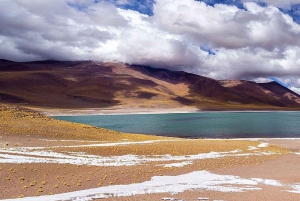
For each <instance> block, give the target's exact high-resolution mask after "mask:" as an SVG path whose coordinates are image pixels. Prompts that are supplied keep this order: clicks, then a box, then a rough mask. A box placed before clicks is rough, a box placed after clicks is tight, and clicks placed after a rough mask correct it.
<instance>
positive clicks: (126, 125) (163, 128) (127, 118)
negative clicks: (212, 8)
mask: <svg viewBox="0 0 300 201" xmlns="http://www.w3.org/2000/svg"><path fill="white" fill-rule="evenodd" d="M54 118H56V119H60V120H66V121H71V122H78V123H84V124H89V125H93V126H97V127H103V128H107V129H112V130H117V131H120V132H129V133H141V134H155V135H161V136H176V137H184V138H298V137H300V112H199V113H180V114H122V115H87V116H55V117H54Z"/></svg>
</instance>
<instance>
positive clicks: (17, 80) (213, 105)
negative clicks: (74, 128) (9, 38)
mask: <svg viewBox="0 0 300 201" xmlns="http://www.w3.org/2000/svg"><path fill="white" fill-rule="evenodd" d="M1 102H2V103H13V104H22V105H25V106H26V105H27V106H28V107H39V108H69V109H81V108H115V107H121V108H181V107H196V108H198V109H202V110H251V109H257V110H269V109H277V110H299V109H300V96H299V95H298V94H296V93H294V92H293V91H291V90H289V89H287V88H285V87H283V86H281V85H279V84H278V83H276V82H270V83H264V84H259V83H255V82H250V81H244V80H221V81H218V80H214V79H211V78H207V77H203V76H199V75H195V74H191V73H186V72H182V71H177V72H175V71H169V70H165V69H156V68H151V67H146V66H138V65H128V64H123V63H102V62H93V61H52V60H49V61H37V62H12V61H7V60H0V103H1Z"/></svg>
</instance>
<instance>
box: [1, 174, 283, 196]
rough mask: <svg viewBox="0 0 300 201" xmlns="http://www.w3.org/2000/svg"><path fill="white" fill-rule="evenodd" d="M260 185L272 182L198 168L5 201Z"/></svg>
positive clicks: (234, 189)
mask: <svg viewBox="0 0 300 201" xmlns="http://www.w3.org/2000/svg"><path fill="white" fill-rule="evenodd" d="M278 183H279V182H278ZM259 184H264V185H269V182H268V181H266V180H264V179H243V178H241V177H238V176H233V175H217V174H213V173H211V172H208V171H196V172H191V173H188V174H183V175H178V176H154V177H152V179H151V180H150V181H146V182H142V183H137V184H129V185H113V186H105V187H99V188H93V189H87V190H81V191H75V192H69V193H63V194H56V195H47V196H40V197H28V198H18V199H9V200H5V201H15V200H16V201H58V200H73V201H75V200H76V201H88V200H93V199H96V198H108V197H112V196H115V197H124V196H126V197H127V196H134V195H144V194H154V193H170V194H178V193H181V192H184V191H187V190H209V191H218V192H245V191H251V190H261V188H258V187H256V186H257V185H259ZM236 185H238V186H236ZM202 200H203V199H202ZM3 201H4V200H3Z"/></svg>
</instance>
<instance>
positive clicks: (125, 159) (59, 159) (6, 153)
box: [0, 147, 276, 166]
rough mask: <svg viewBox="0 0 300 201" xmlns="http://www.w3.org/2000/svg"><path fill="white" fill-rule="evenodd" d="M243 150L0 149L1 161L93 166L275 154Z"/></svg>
mask: <svg viewBox="0 0 300 201" xmlns="http://www.w3.org/2000/svg"><path fill="white" fill-rule="evenodd" d="M240 152H242V151H241V150H233V151H229V152H210V153H200V154H197V155H182V156H172V155H169V154H167V155H153V156H144V155H140V156H139V155H122V156H105V157H104V156H98V155H90V154H85V153H83V152H67V153H57V152H54V151H51V150H39V149H38V150H33V148H24V147H23V148H19V147H17V148H2V149H0V163H18V164H20V163H56V164H73V165H93V166H132V165H138V164H143V163H147V162H168V161H181V162H184V161H193V160H202V159H213V158H222V157H227V156H253V155H256V156H261V155H273V154H276V153H273V152H253V153H240Z"/></svg>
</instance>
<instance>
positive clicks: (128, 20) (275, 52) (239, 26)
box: [0, 0, 300, 91]
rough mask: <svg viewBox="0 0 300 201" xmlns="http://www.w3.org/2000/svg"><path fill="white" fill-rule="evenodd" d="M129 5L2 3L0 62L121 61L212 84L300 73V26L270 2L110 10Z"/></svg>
mask: <svg viewBox="0 0 300 201" xmlns="http://www.w3.org/2000/svg"><path fill="white" fill-rule="evenodd" d="M132 1H134V0H126V1H125V0H106V1H105V0H102V1H99V2H98V3H95V1H94V0H52V1H46V0H31V1H23V0H14V1H0V3H1V6H0V24H1V29H0V57H1V58H4V59H11V60H16V61H30V60H41V59H57V60H97V61H120V62H126V63H131V64H141V65H151V66H154V67H163V68H168V69H174V70H185V71H188V72H193V73H197V74H201V75H204V76H209V77H213V78H216V79H231V78H234V79H248V80H266V79H268V78H269V77H278V78H282V79H286V77H289V78H290V79H292V78H293V77H295V76H299V75H300V69H299V65H300V59H299V58H300V39H299V38H300V26H299V25H298V24H297V23H295V22H294V21H293V19H292V18H291V17H290V16H289V15H287V14H284V13H282V12H281V11H280V10H279V9H278V8H277V7H276V6H274V5H276V3H274V2H275V1H274V2H273V4H272V5H271V4H270V5H269V6H266V7H262V6H259V5H258V4H256V3H255V2H245V3H244V8H245V9H240V8H238V7H236V6H234V5H223V4H215V5H214V6H209V5H207V4H206V3H204V2H199V1H194V0H185V1H182V0H157V1H156V3H155V4H154V6H153V15H150V16H149V15H147V14H142V13H140V12H138V11H134V10H130V9H128V8H127V9H125V8H122V7H121V8H120V7H116V5H115V4H117V5H127V4H128V3H130V2H132ZM147 1H149V2H153V1H152V0H147ZM265 1H266V0H265ZM134 2H135V1H134ZM280 2H281V1H280ZM288 2H290V3H294V1H293V2H292V1H288ZM266 3H268V2H266ZM278 3H279V1H278ZM278 6H279V5H278ZM203 47H205V48H203ZM212 53H213V54H212ZM290 87H291V88H292V89H293V90H295V91H297V90H298V88H300V84H299V85H298V82H296V81H291V85H290Z"/></svg>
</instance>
